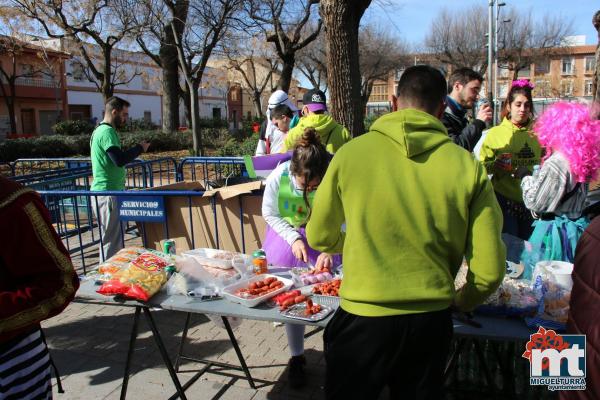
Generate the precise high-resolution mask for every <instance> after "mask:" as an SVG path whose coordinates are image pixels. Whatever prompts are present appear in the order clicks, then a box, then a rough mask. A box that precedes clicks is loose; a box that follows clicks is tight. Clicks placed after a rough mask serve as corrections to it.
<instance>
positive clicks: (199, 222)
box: [138, 181, 266, 254]
mask: <svg viewBox="0 0 600 400" xmlns="http://www.w3.org/2000/svg"><path fill="white" fill-rule="evenodd" d="M261 187H262V182H260V181H257V182H249V183H243V184H239V185H234V186H228V187H224V188H219V189H215V190H209V191H206V192H204V195H203V196H194V197H191V201H190V198H189V197H187V196H172V197H169V196H166V197H165V198H164V200H165V212H166V215H167V221H166V223H140V222H138V227H139V230H140V233H141V235H142V237H144V235H145V240H146V246H147V247H149V248H155V249H157V250H160V249H161V242H162V241H163V240H165V239H173V240H175V247H176V250H177V253H178V254H180V253H181V252H182V251H185V250H191V249H194V248H202V247H207V248H215V249H216V248H219V249H223V250H231V251H237V252H241V253H251V252H252V251H254V250H256V249H260V248H261V247H262V242H263V239H264V235H265V229H266V222H265V220H264V218H263V217H262V212H261V207H262V194H261V193H262V192H261V190H260V189H261ZM151 190H153V191H155V190H160V191H170V190H194V191H202V190H204V188H203V186H202V184H201V183H200V182H189V181H187V182H177V183H174V184H171V185H166V186H160V187H155V188H152V189H151ZM240 207H241V211H242V212H241V213H240ZM192 238H193V240H192ZM242 241H244V242H245V244H246V246H245V248H244V246H243V245H242ZM192 243H193V244H192Z"/></svg>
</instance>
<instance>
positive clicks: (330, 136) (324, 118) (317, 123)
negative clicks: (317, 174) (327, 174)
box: [281, 89, 352, 154]
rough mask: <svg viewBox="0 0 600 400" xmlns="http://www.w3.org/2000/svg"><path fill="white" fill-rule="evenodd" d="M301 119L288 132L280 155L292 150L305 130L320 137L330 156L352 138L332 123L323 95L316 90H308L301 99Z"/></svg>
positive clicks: (343, 129) (340, 127)
mask: <svg viewBox="0 0 600 400" xmlns="http://www.w3.org/2000/svg"><path fill="white" fill-rule="evenodd" d="M302 102H303V103H304V107H302V118H300V121H299V122H298V125H296V126H295V127H294V128H293V129H290V131H289V132H288V134H287V136H286V138H285V142H284V144H283V148H282V151H281V152H282V153H285V152H286V151H289V150H292V149H293V148H294V144H296V140H298V139H299V138H301V137H302V134H303V133H304V130H305V129H306V128H315V130H316V131H317V133H318V134H319V136H320V137H321V143H323V145H324V146H325V148H326V149H327V151H328V152H329V153H331V154H333V153H335V152H336V151H338V150H339V149H340V147H342V146H343V145H344V143H347V142H348V141H349V140H350V139H352V137H351V136H350V132H348V129H346V128H345V127H344V126H342V125H340V124H338V123H337V122H335V121H334V119H333V118H331V116H330V115H329V114H326V111H327V102H326V99H325V93H323V92H322V91H320V90H318V89H312V90H309V91H308V92H306V93H305V94H304V96H303V97H302Z"/></svg>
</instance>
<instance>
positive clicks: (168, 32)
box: [134, 0, 189, 132]
mask: <svg viewBox="0 0 600 400" xmlns="http://www.w3.org/2000/svg"><path fill="white" fill-rule="evenodd" d="M141 4H142V5H143V7H144V8H145V12H143V13H139V14H137V13H136V14H135V15H134V18H136V19H137V21H138V23H139V24H140V25H142V26H143V27H144V29H141V30H140V31H139V36H138V37H137V38H136V42H137V43H138V45H139V46H140V48H141V49H142V50H143V51H144V53H146V55H147V56H148V57H150V58H151V59H152V60H153V61H154V63H155V64H156V65H158V66H159V67H160V68H161V70H162V79H161V82H162V92H163V95H162V110H163V113H162V114H163V116H162V129H163V131H164V132H173V131H175V130H177V128H178V126H179V99H180V98H181V93H182V90H181V86H180V83H179V63H178V62H177V47H176V45H175V43H176V41H175V38H174V36H173V29H172V28H171V24H174V25H175V28H176V29H175V31H176V33H177V36H178V38H179V39H181V37H182V35H183V30H184V26H185V23H186V21H187V14H188V9H189V1H188V0H173V1H171V0H144V1H143V2H141ZM167 4H168V7H167ZM170 10H172V13H173V14H171V11H170Z"/></svg>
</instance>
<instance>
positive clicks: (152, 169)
mask: <svg viewBox="0 0 600 400" xmlns="http://www.w3.org/2000/svg"><path fill="white" fill-rule="evenodd" d="M8 165H9V168H11V174H12V175H13V176H14V178H13V179H14V180H15V181H17V182H21V183H23V184H25V185H28V184H30V183H34V182H41V181H44V180H52V179H55V178H59V177H68V176H75V175H78V174H80V173H82V172H83V171H89V172H90V175H91V162H90V159H89V158H24V159H19V160H16V161H14V163H12V164H11V163H9V164H8ZM125 168H126V171H127V178H126V187H127V188H128V189H143V188H149V187H154V186H162V185H166V184H170V183H174V182H176V181H177V161H175V159H174V158H172V157H163V158H158V159H155V160H140V159H138V160H135V161H134V162H132V163H129V164H127V165H126V166H125ZM13 171H15V173H13ZM26 172H27V173H26Z"/></svg>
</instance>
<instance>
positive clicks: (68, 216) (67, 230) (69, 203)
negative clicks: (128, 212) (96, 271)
mask: <svg viewBox="0 0 600 400" xmlns="http://www.w3.org/2000/svg"><path fill="white" fill-rule="evenodd" d="M39 193H40V195H41V196H42V199H43V200H44V202H45V204H46V205H47V206H48V207H49V208H52V210H53V213H54V214H55V215H58V216H59V218H58V219H57V221H55V228H56V230H57V232H58V233H59V235H60V237H61V238H62V240H63V242H64V243H65V246H66V247H67V249H68V250H69V252H70V254H71V256H72V258H73V261H74V262H75V263H76V264H79V263H80V264H81V266H82V268H83V272H84V273H86V272H87V269H88V266H90V264H92V263H93V264H94V265H96V264H97V257H98V256H97V254H96V250H95V248H94V247H95V246H98V249H100V248H101V245H102V242H101V237H102V235H101V232H100V227H99V224H98V220H97V215H98V213H97V210H98V199H97V198H98V196H127V197H139V198H140V199H143V198H144V197H148V196H159V197H162V198H163V199H164V198H165V197H184V198H187V209H186V210H184V211H182V214H181V218H184V219H185V221H184V223H185V224H186V225H187V229H188V230H189V232H190V233H191V236H190V245H191V247H190V248H195V247H196V246H197V245H196V242H197V240H198V238H195V237H194V231H195V230H197V229H200V227H198V226H195V224H198V223H200V224H202V225H203V227H202V229H203V232H205V233H206V234H209V233H207V232H209V231H210V229H209V228H211V227H212V229H213V230H214V231H213V233H212V235H213V236H211V237H206V236H205V237H204V239H205V240H207V241H209V242H210V243H211V247H215V248H219V245H220V243H221V240H220V239H221V238H219V235H221V236H222V233H220V232H219V229H218V213H217V204H216V198H215V197H214V196H213V197H210V198H207V200H206V201H207V202H208V204H211V205H212V207H210V209H211V212H212V216H211V217H212V218H208V219H202V220H200V222H199V220H198V219H197V218H194V216H193V213H194V211H193V208H194V205H193V203H192V201H193V199H195V198H196V199H197V198H199V197H201V196H203V194H204V192H203V191H155V190H144V191H137V190H132V191H107V192H95V191H94V192H93V191H89V190H41V191H39ZM257 195H258V194H248V195H242V196H240V198H239V216H240V218H239V219H240V225H239V230H240V231H239V232H240V233H241V236H240V237H241V247H240V248H239V251H241V252H246V250H247V249H246V242H245V236H244V220H245V219H246V220H247V217H246V212H245V211H244V202H243V200H242V198H243V197H246V196H257ZM204 204H206V203H204ZM165 214H166V209H165ZM171 217H173V216H171ZM123 224H124V223H123ZM161 224H162V230H163V238H164V239H166V238H169V215H168V214H167V215H166V216H165V221H164V222H162V223H161ZM228 224H230V222H229V221H228ZM138 226H141V227H142V229H141V232H139V231H138V228H137V227H132V228H131V229H128V228H127V226H123V225H122V229H121V241H122V244H123V245H124V246H132V245H140V246H144V247H154V246H153V245H149V244H148V243H147V237H146V232H145V229H143V227H145V225H138ZM228 226H229V227H230V228H231V229H234V230H236V229H238V228H236V227H235V226H231V225H228ZM99 251H101V250H98V252H99ZM92 260H93V261H92Z"/></svg>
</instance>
